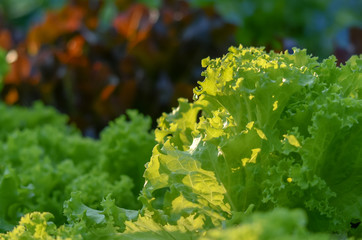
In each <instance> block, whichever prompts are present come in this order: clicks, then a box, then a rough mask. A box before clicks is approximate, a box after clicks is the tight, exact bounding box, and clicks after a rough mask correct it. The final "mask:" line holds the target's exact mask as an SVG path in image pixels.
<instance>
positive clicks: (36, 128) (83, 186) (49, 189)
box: [0, 103, 155, 232]
mask: <svg viewBox="0 0 362 240" xmlns="http://www.w3.org/2000/svg"><path fill="white" fill-rule="evenodd" d="M128 116H129V119H130V121H128V120H127V119H126V117H125V116H122V117H120V118H119V119H117V120H115V121H114V122H112V123H111V124H110V126H109V127H108V128H106V129H105V130H104V131H103V132H102V136H101V139H99V140H93V139H89V138H84V137H82V136H81V134H80V132H79V131H77V130H76V129H75V128H74V127H69V126H67V125H66V121H67V118H66V117H64V116H63V115H60V114H59V113H57V112H56V111H54V110H53V109H51V108H48V107H44V106H43V105H41V104H39V103H37V104H36V105H35V106H34V107H33V108H31V109H24V108H21V107H15V106H13V107H9V106H5V105H0V122H1V123H2V130H3V131H4V134H3V135H2V138H0V196H1V198H0V232H6V231H9V230H11V229H13V227H14V226H15V225H16V224H17V222H18V220H19V219H20V217H21V216H23V215H24V214H26V213H31V212H33V211H37V212H49V213H51V215H52V216H54V223H55V224H56V225H57V226H59V225H62V224H64V223H66V222H67V216H64V214H63V212H64V211H65V208H63V204H64V202H65V201H66V200H69V199H70V198H71V194H72V193H79V195H77V197H78V198H79V201H81V202H82V204H85V205H87V207H89V208H93V209H96V210H98V209H101V208H102V204H101V201H102V199H105V198H106V197H107V196H108V197H109V199H114V201H115V203H114V205H115V206H116V205H117V206H121V207H123V208H127V209H137V208H139V207H140V205H139V203H138V202H137V199H136V198H137V195H138V193H139V191H140V189H141V187H140V186H135V183H138V185H140V181H141V179H140V177H139V176H138V175H136V174H135V172H134V166H137V167H138V168H140V169H139V170H138V171H140V172H141V171H142V170H141V167H140V166H142V167H143V169H144V164H145V163H146V162H147V159H149V157H150V155H151V151H152V147H153V146H154V144H155V142H154V135H153V133H152V132H150V126H151V119H150V118H148V117H147V118H145V117H144V116H142V115H140V114H138V113H137V112H135V111H128ZM11 119H14V121H12V120H11ZM128 133H132V134H128ZM127 139H128V140H127ZM114 149H118V150H116V151H114ZM120 149H122V150H120ZM135 149H137V151H135ZM110 153H112V154H110ZM128 161H132V163H128ZM112 166H114V167H112ZM116 166H117V167H116Z"/></svg>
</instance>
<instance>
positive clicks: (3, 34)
mask: <svg viewBox="0 0 362 240" xmlns="http://www.w3.org/2000/svg"><path fill="white" fill-rule="evenodd" d="M11 46H12V39H11V34H10V31H9V30H7V29H0V48H3V49H5V50H10V48H11Z"/></svg>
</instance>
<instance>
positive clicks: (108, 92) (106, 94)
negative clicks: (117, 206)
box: [100, 85, 116, 101]
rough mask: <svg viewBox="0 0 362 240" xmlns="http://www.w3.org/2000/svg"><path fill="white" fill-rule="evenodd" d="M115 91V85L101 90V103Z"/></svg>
mask: <svg viewBox="0 0 362 240" xmlns="http://www.w3.org/2000/svg"><path fill="white" fill-rule="evenodd" d="M115 89H116V86H115V85H107V86H106V87H105V88H103V90H102V92H101V96H100V98H101V101H106V100H107V99H108V98H109V96H110V95H111V94H112V93H113V92H114V90H115Z"/></svg>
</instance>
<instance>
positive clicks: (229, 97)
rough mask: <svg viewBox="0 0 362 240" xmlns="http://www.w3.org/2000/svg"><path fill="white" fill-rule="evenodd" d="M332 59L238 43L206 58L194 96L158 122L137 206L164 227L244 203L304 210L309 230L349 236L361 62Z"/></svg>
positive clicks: (355, 210) (221, 215)
mask: <svg viewBox="0 0 362 240" xmlns="http://www.w3.org/2000/svg"><path fill="white" fill-rule="evenodd" d="M335 62H336V59H335V58H334V57H330V58H329V59H326V60H324V61H323V62H321V63H320V62H318V61H317V59H316V58H312V57H311V56H309V55H307V53H306V51H305V50H299V49H294V53H293V54H289V53H288V52H285V53H274V52H270V53H266V52H264V50H263V49H262V48H243V47H241V46H240V47H239V48H234V47H231V48H230V49H229V53H228V54H226V55H225V56H224V57H223V58H221V59H219V58H218V59H209V58H208V59H204V60H203V62H202V64H203V66H204V67H207V68H206V70H205V71H204V73H203V76H205V80H204V81H202V82H200V87H199V88H196V89H195V91H194V93H195V101H194V102H193V103H188V102H187V101H186V100H183V99H181V100H180V101H179V107H178V108H176V109H174V110H173V111H172V112H171V113H170V114H164V115H163V116H162V117H161V118H160V120H159V128H158V129H157V130H156V132H155V133H156V140H157V142H158V144H157V146H156V147H155V148H154V150H153V155H152V158H151V161H150V162H149V163H148V167H147V169H146V172H145V174H144V176H145V178H146V184H145V187H144V189H143V191H142V196H141V197H140V199H141V201H142V202H143V203H144V205H145V208H146V209H147V210H148V211H156V212H159V213H162V214H161V215H163V216H164V217H163V219H167V221H168V222H171V223H176V222H177V220H178V219H181V217H187V216H191V215H192V214H195V213H197V214H200V215H203V216H204V219H205V221H204V225H203V227H204V228H206V229H207V228H212V227H215V226H219V225H220V224H222V222H223V221H224V220H225V219H228V218H229V217H231V215H232V212H238V211H245V210H246V209H248V207H249V206H251V205H253V206H255V210H258V211H267V210H270V209H273V208H276V207H288V208H302V209H305V211H306V212H307V215H308V218H309V219H310V221H309V224H308V228H309V229H311V230H314V231H315V230H318V231H330V232H341V233H345V232H351V226H350V223H351V222H359V221H361V219H362V215H361V212H360V209H362V205H361V199H362V197H361V196H362V194H361V192H360V190H359V189H361V188H359V187H358V185H361V184H362V179H361V176H360V174H359V172H360V169H361V167H362V157H361V149H362V145H361V144H362V141H361V137H360V136H361V124H360V122H361V121H362V119H361V118H362V105H361V104H362V102H361V93H360V90H361V81H362V78H361V69H362V65H361V63H362V61H361V57H352V58H351V59H350V60H349V61H348V62H347V63H346V65H343V66H341V67H337V66H336V63H335Z"/></svg>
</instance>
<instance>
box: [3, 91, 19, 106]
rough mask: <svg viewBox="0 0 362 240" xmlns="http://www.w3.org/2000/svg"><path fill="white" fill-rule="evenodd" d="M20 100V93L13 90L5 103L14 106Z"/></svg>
mask: <svg viewBox="0 0 362 240" xmlns="http://www.w3.org/2000/svg"><path fill="white" fill-rule="evenodd" d="M18 100H19V93H18V90H17V89H16V88H11V89H10V90H9V92H8V93H7V94H6V96H5V102H6V103H7V104H8V105H13V104H14V103H16V102H17V101H18Z"/></svg>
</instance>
